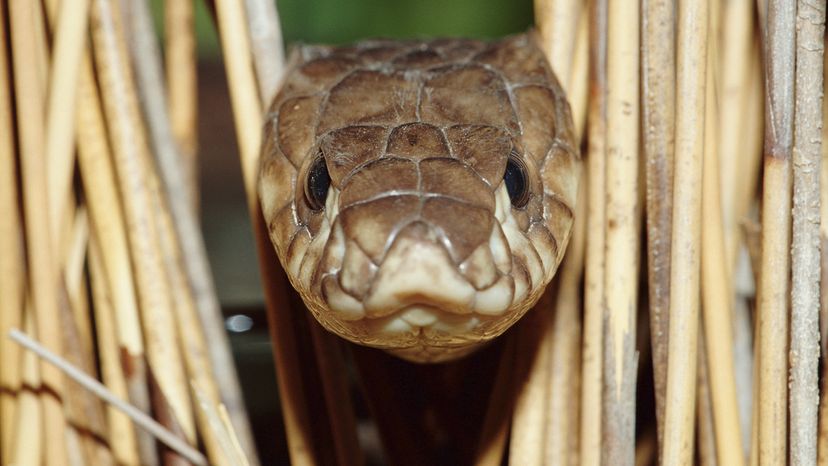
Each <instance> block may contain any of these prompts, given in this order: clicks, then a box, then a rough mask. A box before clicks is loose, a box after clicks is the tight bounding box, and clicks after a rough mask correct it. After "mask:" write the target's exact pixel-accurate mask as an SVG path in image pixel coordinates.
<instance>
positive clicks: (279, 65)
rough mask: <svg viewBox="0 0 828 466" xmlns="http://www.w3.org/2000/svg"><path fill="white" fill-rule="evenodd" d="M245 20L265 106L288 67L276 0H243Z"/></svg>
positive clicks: (257, 80)
mask: <svg viewBox="0 0 828 466" xmlns="http://www.w3.org/2000/svg"><path fill="white" fill-rule="evenodd" d="M244 4H245V7H246V8H247V24H248V26H249V30H250V31H249V32H250V48H251V50H252V51H253V66H254V67H255V68H256V82H258V84H259V97H261V101H262V107H263V108H267V107H268V106H269V105H270V102H271V101H272V100H273V97H275V96H276V92H277V91H278V90H279V84H280V83H281V81H282V78H283V77H284V75H285V72H286V71H287V70H286V69H285V50H284V43H283V42H282V27H281V24H280V23H279V12H278V11H277V10H276V2H273V1H270V0H245V2H244Z"/></svg>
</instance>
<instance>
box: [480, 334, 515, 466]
mask: <svg viewBox="0 0 828 466" xmlns="http://www.w3.org/2000/svg"><path fill="white" fill-rule="evenodd" d="M515 340H516V339H515V338H509V339H508V340H506V342H505V343H504V348H503V353H502V354H501V356H500V361H499V362H498V365H497V372H496V373H495V383H494V386H493V387H492V392H491V394H490V395H489V402H488V403H487V405H486V415H485V417H484V418H483V428H482V429H481V432H480V440H479V441H478V444H477V455H476V457H475V459H474V465H475V466H500V465H501V464H502V463H503V452H504V451H505V450H506V440H507V439H508V433H509V424H510V421H511V416H510V414H511V409H512V402H511V400H512V399H513V396H512V394H513V393H512V392H513V391H514V390H513V386H514V383H513V377H514V373H515V372H514V364H515V344H516V342H515Z"/></svg>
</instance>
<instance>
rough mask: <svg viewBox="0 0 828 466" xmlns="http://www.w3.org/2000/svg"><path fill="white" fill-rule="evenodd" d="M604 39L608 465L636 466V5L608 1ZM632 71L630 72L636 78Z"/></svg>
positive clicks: (605, 418) (638, 208) (605, 422)
mask: <svg viewBox="0 0 828 466" xmlns="http://www.w3.org/2000/svg"><path fill="white" fill-rule="evenodd" d="M607 17H608V35H607V44H608V45H607V142H606V144H607V149H606V150H607V166H606V193H607V194H606V196H607V200H606V243H605V248H606V258H605V261H606V262H605V267H606V269H605V276H604V305H605V306H606V315H605V320H604V322H605V324H606V329H605V331H604V342H605V345H604V360H603V361H604V371H603V372H604V379H603V386H604V398H603V409H604V412H603V415H602V419H601V420H602V422H603V425H602V428H603V430H602V436H603V445H602V455H603V461H604V463H605V464H617V465H632V464H633V462H634V461H635V421H634V419H635V387H636V373H637V366H638V363H637V359H636V355H635V331H636V328H635V327H636V311H637V309H638V279H637V278H638V271H639V264H638V261H639V254H638V251H639V245H640V236H639V230H640V228H639V226H640V225H639V217H640V211H641V206H640V205H639V184H638V162H639V161H638V154H639V77H638V73H637V70H638V69H639V19H640V15H639V4H638V2H623V1H620V0H610V2H609V9H608V16H607ZM631 70H632V71H631Z"/></svg>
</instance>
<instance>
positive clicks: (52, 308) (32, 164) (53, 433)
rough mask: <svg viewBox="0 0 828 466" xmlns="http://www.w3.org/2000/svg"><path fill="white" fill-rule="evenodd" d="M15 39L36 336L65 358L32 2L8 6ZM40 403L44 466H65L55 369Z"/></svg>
mask: <svg viewBox="0 0 828 466" xmlns="http://www.w3.org/2000/svg"><path fill="white" fill-rule="evenodd" d="M9 10H10V16H11V25H12V27H11V37H12V47H13V56H14V78H15V79H14V84H15V96H16V97H17V129H18V140H19V143H20V154H21V173H22V187H23V195H24V196H23V200H24V202H23V212H24V218H25V222H26V244H27V246H28V247H27V249H26V250H27V253H28V265H29V286H30V290H32V292H31V297H32V300H33V306H32V307H33V309H34V313H35V319H34V320H35V322H36V327H37V334H38V337H39V338H40V340H41V341H42V342H43V344H44V345H45V346H46V347H48V348H49V349H50V350H52V351H54V352H56V353H60V352H61V339H60V323H59V322H60V321H59V319H58V316H59V314H58V312H59V311H58V296H57V289H58V271H57V262H56V260H55V250H54V247H53V243H52V241H51V238H50V232H51V228H50V226H49V199H48V197H47V193H48V186H49V185H48V180H47V166H46V160H45V155H46V153H45V147H44V144H43V141H44V134H43V125H44V122H45V115H44V114H43V109H44V98H43V93H42V92H41V87H40V85H39V83H40V82H42V78H41V77H40V75H39V72H38V69H37V63H36V62H35V61H34V60H32V57H34V56H37V53H38V51H37V50H35V46H36V45H37V44H38V41H37V40H36V38H34V37H32V34H33V33H34V32H35V29H34V27H33V26H34V24H35V21H36V17H37V15H39V14H40V11H39V10H40V9H39V4H38V3H37V2H31V1H29V0H14V1H12V2H11V3H10V9H9ZM40 369H41V374H40V376H41V385H40V386H41V390H40V394H41V395H40V398H41V400H42V408H43V419H44V425H43V432H44V447H45V453H46V456H45V459H46V462H45V464H46V465H47V466H55V465H63V464H66V458H67V457H66V440H65V439H66V437H65V435H66V434H65V431H66V419H65V416H64V412H63V404H62V402H61V398H62V396H63V376H62V375H61V374H60V371H58V370H57V369H55V368H54V367H48V365H46V364H45V363H43V364H41V367H40Z"/></svg>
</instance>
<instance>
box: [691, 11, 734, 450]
mask: <svg viewBox="0 0 828 466" xmlns="http://www.w3.org/2000/svg"><path fill="white" fill-rule="evenodd" d="M712 16H713V12H712V11H711V21H710V24H711V28H710V30H709V31H708V55H707V89H706V94H707V96H706V99H707V102H706V105H705V130H704V133H705V136H704V155H703V157H704V163H703V166H704V168H703V172H704V173H703V176H702V212H703V215H704V221H703V222H702V221H701V219H699V222H700V223H701V290H702V312H703V314H702V323H703V328H704V332H703V335H704V338H703V339H701V341H702V342H703V344H704V353H705V355H706V357H705V361H706V367H707V368H708V372H707V374H706V378H707V381H708V385H709V389H710V393H709V395H710V397H711V405H712V406H711V407H712V410H713V416H712V420H713V423H714V428H713V430H712V432H714V433H715V445H716V448H715V453H716V455H717V458H718V464H722V465H733V466H741V465H742V464H744V452H743V450H742V437H741V426H740V424H739V405H738V403H737V396H736V380H735V378H734V367H733V300H734V293H733V289H732V287H731V283H732V279H731V273H730V270H731V266H730V262H729V260H728V258H729V256H728V255H727V254H726V245H725V226H724V213H723V201H722V199H723V197H722V194H721V187H722V185H723V183H722V180H721V178H720V170H721V168H720V167H721V164H720V161H719V160H720V157H722V155H723V154H720V153H719V152H718V148H719V141H720V140H721V139H720V138H719V134H718V123H719V118H718V112H717V110H718V106H717V96H718V95H717V91H718V89H717V88H716V75H717V70H716V69H715V67H716V63H717V62H718V60H717V59H718V57H717V42H716V32H717V31H718V27H717V26H716V21H715V20H714V18H713V17H712ZM731 158H732V157H731ZM728 185H729V184H728ZM700 398H701V397H700Z"/></svg>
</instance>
